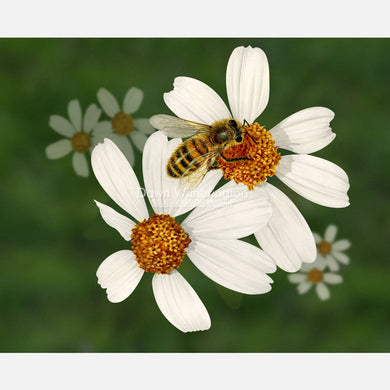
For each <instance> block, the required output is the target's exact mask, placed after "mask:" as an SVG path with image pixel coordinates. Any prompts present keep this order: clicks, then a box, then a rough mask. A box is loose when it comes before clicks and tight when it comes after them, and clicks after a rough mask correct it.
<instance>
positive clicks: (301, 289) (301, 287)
mask: <svg viewBox="0 0 390 390" xmlns="http://www.w3.org/2000/svg"><path fill="white" fill-rule="evenodd" d="M311 286H312V283H310V282H309V281H305V282H302V283H301V284H298V286H297V290H298V293H299V294H305V293H306V292H308V291H309V290H310V288H311Z"/></svg>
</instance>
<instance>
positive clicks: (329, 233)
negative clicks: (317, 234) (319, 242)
mask: <svg viewBox="0 0 390 390" xmlns="http://www.w3.org/2000/svg"><path fill="white" fill-rule="evenodd" d="M336 235H337V226H336V225H329V226H328V227H327V228H326V230H325V234H324V240H325V241H327V242H329V243H330V244H331V243H332V242H333V241H334V239H335V238H336Z"/></svg>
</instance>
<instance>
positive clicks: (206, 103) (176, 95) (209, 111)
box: [164, 77, 231, 125]
mask: <svg viewBox="0 0 390 390" xmlns="http://www.w3.org/2000/svg"><path fill="white" fill-rule="evenodd" d="M164 101H165V104H166V105H167V106H168V107H169V109H170V110H171V111H172V112H173V113H174V114H175V115H176V116H178V117H179V118H183V119H186V120H190V121H193V122H198V123H203V124H206V125H211V124H212V123H214V122H215V121H217V120H220V119H226V118H231V114H230V112H229V110H228V108H227V107H226V105H225V103H224V102H223V100H222V99H221V98H220V97H219V96H218V94H217V93H216V92H215V91H214V90H213V89H211V88H210V87H209V86H208V85H206V84H204V83H202V82H201V81H199V80H196V79H193V78H190V77H176V78H175V81H174V83H173V90H172V91H171V92H167V93H164Z"/></svg>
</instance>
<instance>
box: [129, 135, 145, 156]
mask: <svg viewBox="0 0 390 390" xmlns="http://www.w3.org/2000/svg"><path fill="white" fill-rule="evenodd" d="M130 138H131V140H132V141H133V142H134V145H135V146H136V147H137V149H138V150H139V151H140V152H142V151H143V149H144V146H145V142H146V140H147V139H148V138H147V137H146V135H145V134H143V133H141V132H140V131H137V130H135V131H133V132H132V133H131V134H130Z"/></svg>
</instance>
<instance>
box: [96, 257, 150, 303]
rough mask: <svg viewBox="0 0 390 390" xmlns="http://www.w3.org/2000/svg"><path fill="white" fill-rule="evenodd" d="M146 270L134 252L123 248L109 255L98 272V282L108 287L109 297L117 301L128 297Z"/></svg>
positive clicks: (112, 300)
mask: <svg viewBox="0 0 390 390" xmlns="http://www.w3.org/2000/svg"><path fill="white" fill-rule="evenodd" d="M143 273H144V271H143V270H142V269H141V268H140V267H139V266H138V263H137V262H136V261H135V257H134V254H133V252H131V251H129V250H122V251H119V252H115V253H113V254H112V255H110V256H108V257H107V258H106V259H105V260H104V261H103V263H102V264H100V267H99V268H98V270H97V272H96V276H97V277H98V283H99V284H100V285H101V286H102V288H105V289H107V298H108V300H109V301H110V302H113V303H116V302H121V301H123V300H124V299H126V298H127V297H128V296H129V295H130V294H131V293H132V292H133V291H134V289H135V288H136V287H137V285H138V283H139V281H140V280H141V278H142V275H143Z"/></svg>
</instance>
